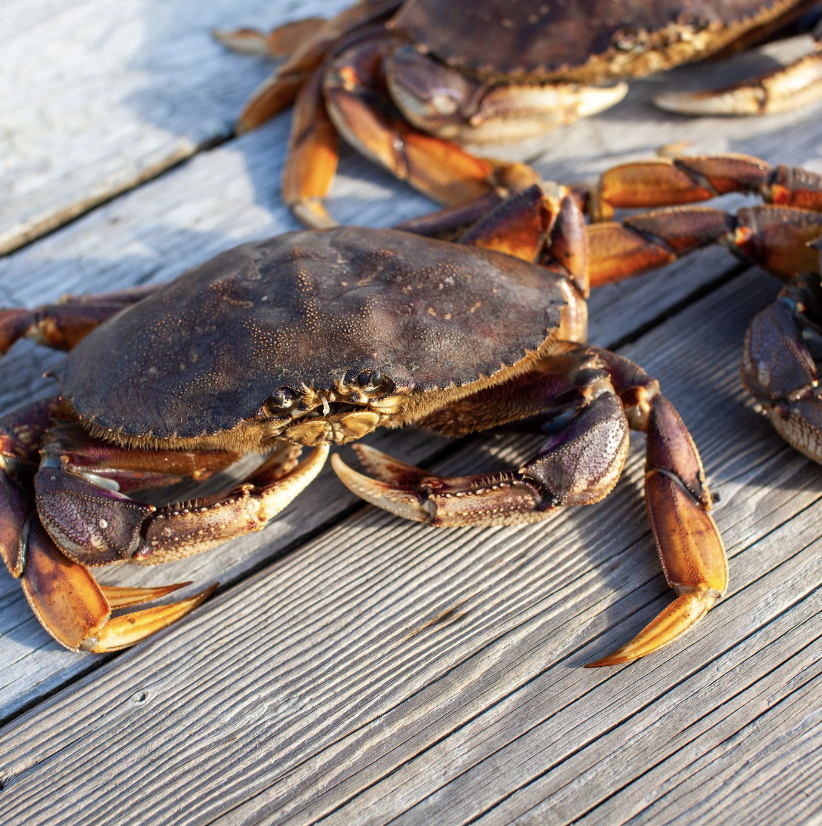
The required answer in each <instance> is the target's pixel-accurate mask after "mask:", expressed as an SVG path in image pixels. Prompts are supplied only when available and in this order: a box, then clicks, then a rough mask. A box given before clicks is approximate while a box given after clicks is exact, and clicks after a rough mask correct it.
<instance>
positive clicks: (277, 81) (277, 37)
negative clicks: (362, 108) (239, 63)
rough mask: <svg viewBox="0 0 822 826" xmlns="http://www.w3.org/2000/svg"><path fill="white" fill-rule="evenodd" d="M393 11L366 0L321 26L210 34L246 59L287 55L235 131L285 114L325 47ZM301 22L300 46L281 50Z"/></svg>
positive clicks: (389, 3) (384, 1)
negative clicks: (250, 55) (288, 55)
mask: <svg viewBox="0 0 822 826" xmlns="http://www.w3.org/2000/svg"><path fill="white" fill-rule="evenodd" d="M398 6H399V2H397V0H366V2H360V3H357V4H356V5H354V6H352V7H351V8H349V9H345V10H344V11H342V12H341V13H340V14H338V15H337V16H336V17H333V18H331V19H330V20H326V21H324V22H323V23H322V25H320V22H319V21H317V23H316V28H315V24H314V23H309V21H311V20H316V18H307V19H306V20H305V21H297V22H296V23H291V24H286V25H285V26H282V27H281V28H280V29H275V30H274V31H273V32H271V34H269V35H263V34H261V33H259V32H255V31H254V30H249V29H240V30H238V31H233V32H231V31H215V32H214V37H215V38H216V39H217V40H219V41H220V42H221V43H223V44H224V45H225V46H227V47H228V48H230V49H234V50H235V51H239V52H245V53H247V54H258V53H260V52H261V51H266V52H267V53H268V54H270V55H271V56H272V57H279V56H280V55H282V54H283V53H284V50H285V49H286V48H290V49H292V50H293V51H292V53H291V56H290V58H289V59H288V60H287V61H286V62H285V63H283V64H282V66H280V67H279V68H278V69H277V71H276V72H274V74H272V75H271V76H270V77H269V78H268V79H267V80H265V81H264V82H263V83H262V85H261V86H260V87H259V88H258V89H257V91H256V92H255V93H254V94H253V95H252V97H251V99H250V100H249V101H248V103H247V104H246V105H245V108H244V109H243V111H242V113H241V114H240V117H239V119H238V121H237V132H247V131H249V130H250V129H256V128H257V127H258V126H261V125H262V124H263V123H265V122H266V121H267V120H270V119H271V118H273V117H274V116H275V115H276V114H278V113H279V112H281V111H282V110H283V109H285V107H286V106H288V105H290V104H291V102H292V101H293V100H294V98H295V97H296V96H297V94H298V93H299V92H300V90H301V89H302V88H303V86H304V85H305V84H306V83H307V82H308V80H309V78H310V77H311V76H312V75H313V74H314V72H315V71H316V70H317V69H319V68H320V66H322V64H323V62H324V61H325V59H326V57H327V56H328V54H329V51H330V50H331V48H332V47H335V48H336V46H337V44H338V42H339V40H340V38H341V37H343V36H344V35H345V34H346V33H348V32H353V31H355V30H356V29H357V28H359V27H361V26H369V25H373V24H376V23H379V22H382V21H384V20H387V19H388V17H389V16H390V15H391V13H392V12H394V11H395V10H396V9H397V7H398ZM301 23H302V24H304V25H303V28H302V29H301V30H299V33H300V37H299V41H300V42H299V43H297V44H294V43H291V44H285V45H282V41H283V40H289V41H290V40H291V39H292V35H293V33H294V29H293V27H295V26H299V25H300V24H301ZM312 30H313V33H312ZM272 45H273V48H272Z"/></svg>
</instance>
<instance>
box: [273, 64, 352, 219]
mask: <svg viewBox="0 0 822 826" xmlns="http://www.w3.org/2000/svg"><path fill="white" fill-rule="evenodd" d="M323 72H324V70H323V69H322V68H321V69H318V70H317V71H315V72H314V74H313V75H312V76H311V79H310V80H309V81H308V83H306V85H305V86H304V87H303V88H302V89H301V91H300V93H299V95H297V102H296V105H295V106H294V114H293V120H292V122H291V135H290V137H289V140H288V156H287V158H286V162H285V167H284V169H283V181H282V193H283V200H284V201H285V203H286V204H287V205H288V206H289V207H290V208H291V209H292V210H293V212H294V214H295V215H296V216H297V218H299V219H300V221H302V222H303V224H305V225H306V226H309V227H315V228H317V229H325V228H327V227H333V226H336V223H337V222H336V221H335V220H334V219H333V218H332V217H331V215H330V214H329V212H328V210H327V209H326V208H325V204H323V198H325V196H326V195H327V194H328V190H329V189H331V182H332V181H333V180H334V175H335V174H336V172H337V159H338V152H337V130H336V129H335V128H334V125H333V124H332V123H331V120H330V119H329V117H328V112H327V111H326V107H325V101H324V99H323V91H322V82H323Z"/></svg>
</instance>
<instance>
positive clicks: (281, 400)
mask: <svg viewBox="0 0 822 826" xmlns="http://www.w3.org/2000/svg"><path fill="white" fill-rule="evenodd" d="M292 404H294V391H293V390H291V389H290V388H288V387H278V388H277V389H276V390H275V391H274V392H273V393H272V394H271V395H270V396H269V397H268V398H267V399H266V400H265V402H263V410H264V412H265V413H267V414H268V415H274V416H276V415H277V414H278V413H280V412H282V411H283V410H287V409H288V408H289V407H291V405H292Z"/></svg>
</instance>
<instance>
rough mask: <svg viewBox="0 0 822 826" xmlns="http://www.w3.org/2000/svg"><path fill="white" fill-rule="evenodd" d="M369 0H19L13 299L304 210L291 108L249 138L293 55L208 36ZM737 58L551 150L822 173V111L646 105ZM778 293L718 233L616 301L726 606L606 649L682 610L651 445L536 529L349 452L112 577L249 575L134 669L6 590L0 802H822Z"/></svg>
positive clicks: (611, 342)
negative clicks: (340, 465) (730, 160)
mask: <svg viewBox="0 0 822 826" xmlns="http://www.w3.org/2000/svg"><path fill="white" fill-rule="evenodd" d="M344 3H345V0H334V2H333V3H320V2H319V0H304V2H302V3H298V2H279V3H278V2H274V1H273V0H266V1H265V2H263V0H242V2H238V0H230V2H229V0H212V2H209V3H207V4H199V3H196V4H195V3H186V2H183V0H175V1H174V2H171V0H169V2H165V3H157V2H151V0H126V2H110V0H76V2H74V3H71V4H67V3H61V2H59V0H36V2H35V1H33V0H9V1H8V2H6V3H5V4H4V5H3V7H2V9H0V20H2V23H3V26H2V28H3V31H4V46H3V49H2V51H0V75H2V77H3V78H4V80H5V82H4V84H3V85H2V86H0V158H2V161H0V196H2V197H0V249H2V251H3V252H5V253H6V255H5V257H4V258H3V259H2V260H0V302H1V303H2V304H6V305H8V304H15V305H16V304H21V305H29V304H33V303H40V302H42V301H44V300H50V299H54V298H56V297H57V296H58V295H60V294H61V293H65V292H78V291H83V292H92V291H101V290H104V289H112V288H116V287H122V286H125V285H129V284H137V283H144V282H149V281H161V280H165V279H169V278H171V277H173V276H175V275H176V274H178V273H179V272H181V271H182V270H183V269H185V268H186V267H188V266H191V265H193V264H195V263H198V262H200V261H203V260H205V259H207V258H209V257H211V256H212V255H214V254H216V253H217V252H219V251H221V250H223V249H225V248H227V247H229V246H232V245H234V244H236V243H239V242H242V241H244V240H247V239H252V238H258V237H263V236H267V235H274V234H277V233H280V232H283V231H286V230H289V229H292V228H294V227H295V226H296V225H295V223H294V221H293V219H292V218H291V217H290V216H289V214H288V213H287V212H286V211H285V210H284V209H283V207H282V205H281V204H280V202H279V199H278V179H279V174H280V169H281V164H282V158H283V148H284V144H285V139H286V134H287V128H288V116H286V117H281V118H279V119H278V120H277V121H276V122H274V123H272V124H270V125H269V126H267V127H265V128H263V129H261V130H259V131H257V132H254V133H252V134H249V135H246V136H243V137H241V138H232V137H231V123H232V120H233V118H234V116H235V114H236V113H237V111H238V110H239V107H240V105H241V103H242V101H243V100H244V98H245V97H246V96H247V95H248V94H249V93H250V91H251V90H252V89H253V88H254V86H255V85H256V83H257V82H258V81H260V80H261V79H262V78H263V77H264V76H265V75H266V74H267V72H268V70H269V66H267V65H266V64H265V63H264V62H263V61H261V60H256V59H252V58H243V57H240V56H237V55H231V54H226V53H225V52H224V51H223V50H222V49H221V48H220V47H219V46H218V45H216V44H215V43H213V42H212V41H211V39H210V36H209V31H210V29H211V28H213V27H215V26H231V25H233V24H237V23H248V24H259V25H263V26H267V25H273V24H275V23H277V22H282V21H284V20H287V19H290V18H293V17H298V16H304V15H305V14H308V13H311V12H317V11H322V12H324V13H328V11H329V7H330V6H331V7H333V8H339V7H341V6H342V5H344ZM752 60H753V59H751V58H745V59H743V60H741V61H738V63H739V64H742V65H741V66H737V67H736V69H737V70H740V71H741V70H742V69H744V68H745V66H748V65H751V61H752ZM720 71H721V72H722V73H723V77H728V76H729V74H728V73H730V72H732V71H734V68H733V67H723V68H722V69H720V68H719V67H717V66H712V67H703V68H702V69H700V70H699V72H697V73H695V74H694V73H692V72H690V71H688V72H685V71H680V72H677V73H674V76H673V77H672V76H669V77H668V78H657V79H651V80H648V81H645V82H643V83H638V84H636V86H635V87H634V89H633V90H632V92H631V94H630V96H629V97H628V99H627V100H626V101H624V102H623V104H622V105H620V106H619V107H617V108H615V109H613V110H611V111H610V112H607V113H605V114H603V115H601V116H600V117H598V118H596V119H592V120H589V121H585V122H582V123H579V124H577V125H575V126H573V127H571V128H568V129H565V130H563V131H560V132H557V133H556V134H554V135H552V136H550V137H549V138H548V139H545V140H543V141H541V142H540V143H538V144H534V145H532V146H531V147H529V148H528V150H527V154H528V156H529V157H531V158H533V159H535V163H536V165H537V167H538V168H539V169H540V170H541V171H542V172H543V173H544V174H545V176H546V177H556V178H558V179H561V180H566V181H567V180H573V181H575V180H579V179H583V178H588V177H592V176H593V175H594V174H596V173H597V172H598V171H599V170H601V169H603V168H605V167H606V166H608V165H610V164H613V163H615V162H618V161H620V160H623V159H626V158H629V157H642V156H647V155H648V154H650V153H651V152H653V150H654V149H655V148H656V147H657V146H659V145H661V144H663V143H667V142H671V141H678V140H683V139H687V140H691V141H693V143H694V146H695V148H696V149H697V150H699V151H728V150H732V151H746V152H752V153H754V154H758V155H760V156H762V157H764V158H766V159H767V160H769V161H774V162H778V161H783V162H789V163H797V164H804V165H807V166H810V167H812V168H815V169H817V170H820V169H822V132H820V128H821V127H822V108H820V107H816V108H814V109H810V110H807V109H806V110H804V111H802V112H799V113H794V114H789V115H783V116H778V117H776V116H775V117H770V118H765V119H762V120H741V119H740V120H718V119H715V120H709V119H706V120H700V121H692V120H686V119H681V118H676V117H673V116H666V115H664V114H663V113H661V112H658V111H656V110H654V109H653V108H651V107H650V104H649V103H648V98H649V96H650V95H651V93H652V92H653V91H654V90H655V89H657V88H660V86H661V85H662V84H663V83H664V84H673V83H679V84H680V85H682V84H687V83H697V82H698V81H699V80H702V81H703V82H704V81H705V80H706V78H707V79H710V78H711V77H713V79H714V80H716V78H717V75H718V73H719V72H720ZM514 151H515V152H522V151H523V150H522V149H517V150H514ZM331 207H332V210H333V211H334V212H335V213H336V214H337V216H339V217H340V218H341V219H342V220H348V221H352V222H357V223H363V224H372V225H387V224H392V223H395V222H396V221H399V220H402V219H403V218H405V217H408V216H410V215H412V214H415V213H420V212H422V211H424V210H426V209H428V208H429V207H430V205H429V204H428V203H427V202H425V201H424V200H423V199H422V198H420V197H419V196H416V195H415V194H414V193H413V192H411V191H410V190H408V189H407V188H405V187H403V186H402V185H400V184H397V183H395V182H394V181H393V180H391V179H390V178H389V177H388V176H387V175H385V174H383V173H381V172H379V171H378V170H376V169H374V168H373V167H372V166H371V165H369V164H368V163H366V162H365V161H363V160H362V159H360V158H358V157H356V156H354V155H353V154H352V153H350V152H346V153H345V154H344V157H343V163H342V174H341V177H340V179H339V180H338V182H337V184H336V185H335V189H334V192H333V198H332V202H331ZM776 289H777V287H776V285H775V284H774V283H773V282H772V281H771V280H770V279H769V278H768V277H767V276H765V275H763V274H762V273H760V272H756V271H752V270H746V269H745V268H743V267H740V266H739V265H737V264H735V263H734V262H733V261H732V259H730V258H729V257H728V256H727V255H726V254H725V253H724V252H723V251H721V250H711V251H708V252H705V253H704V254H701V255H699V256H697V257H694V258H693V259H691V260H686V261H682V262H679V264H677V265H676V266H674V267H672V268H671V269H670V270H668V271H667V272H666V273H664V274H662V275H660V276H656V277H646V278H643V279H639V280H637V281H635V282H633V283H629V284H625V285H622V286H620V287H619V288H613V289H610V288H609V289H606V290H603V291H601V292H600V293H598V294H597V295H595V297H594V298H593V300H592V302H591V315H592V325H591V327H592V329H591V340H592V341H594V342H596V343H598V344H603V345H608V346H617V347H618V348H619V349H620V351H621V352H625V353H626V354H628V355H630V356H631V357H632V358H635V359H637V360H638V361H640V362H641V363H642V364H643V365H644V366H646V367H647V368H648V369H649V370H650V371H651V372H653V373H655V374H656V375H657V376H658V377H659V378H660V379H661V380H662V382H663V387H664V388H665V391H666V394H667V395H668V396H669V397H670V398H671V399H672V400H673V402H674V403H675V404H676V405H677V407H678V408H679V410H680V412H681V413H682V415H683V417H684V418H685V420H686V422H687V423H688V424H689V426H690V428H691V430H692V432H693V434H694V437H695V438H696V440H697V443H698V444H699V447H700V450H701V452H702V456H703V459H704V461H705V465H706V470H707V473H708V475H709V479H710V482H711V486H712V490H714V491H715V492H717V493H719V494H720V497H721V499H720V501H719V502H718V504H717V506H716V509H715V516H716V520H717V522H718V524H719V527H720V529H721V531H722V533H723V536H724V539H725V542H726V544H727V547H728V552H729V556H730V560H731V562H730V564H731V586H730V591H729V594H728V596H727V597H726V598H725V599H724V600H723V601H721V602H720V603H719V604H718V605H717V607H716V608H714V610H713V611H712V612H711V613H710V615H709V616H708V617H707V618H706V619H705V620H704V621H703V622H702V623H701V624H700V625H699V626H698V628H697V629H696V630H695V631H694V632H693V633H691V634H690V635H689V636H687V637H686V638H684V639H683V640H681V641H680V642H679V643H677V644H675V645H673V646H671V647H670V648H669V649H667V650H665V651H663V652H660V653H658V654H656V655H654V656H651V657H648V658H647V659H645V660H642V661H640V662H638V663H636V664H634V665H631V666H628V667H624V668H613V669H597V670H586V669H583V668H582V665H583V664H584V663H585V662H588V661H590V660H592V659H594V658H595V657H597V656H598V655H601V654H603V653H604V652H606V651H607V650H609V649H612V648H614V647H615V646H616V645H618V644H620V643H621V642H623V641H625V640H626V639H627V638H628V637H630V636H631V635H632V634H633V633H635V632H636V631H637V630H638V629H639V628H640V627H641V626H642V625H643V624H644V623H645V622H646V621H647V620H648V619H649V618H650V617H651V616H652V615H654V614H655V613H656V612H657V611H658V610H659V609H660V607H661V606H662V605H663V604H665V602H666V601H667V600H668V599H669V592H668V591H667V589H666V586H665V582H664V579H663V577H662V574H661V572H660V568H659V563H658V561H657V558H656V554H655V552H654V549H653V542H652V539H651V536H650V531H649V528H648V525H647V522H646V520H645V516H644V506H643V503H642V499H641V479H642V463H643V455H642V449H643V445H642V444H641V439H638V440H637V445H636V447H635V448H633V450H632V454H631V457H630V459H629V462H628V465H627V468H626V473H625V476H624V478H623V480H622V481H621V482H620V484H619V486H618V488H617V490H616V491H615V493H614V494H613V495H612V496H611V497H609V498H608V499H607V500H606V501H605V502H604V503H602V504H600V505H598V506H596V507H595V508H590V509H586V510H584V511H582V510H577V511H574V512H566V513H562V514H559V515H557V516H556V517H555V518H554V519H552V520H550V522H548V523H543V524H540V525H533V526H527V527H524V528H507V529H502V528H501V529H495V530H472V529H460V530H437V529H430V528H426V527H422V526H419V525H413V524H410V523H402V522H400V521H398V520H396V519H395V518H393V517H391V516H390V515H388V514H386V513H383V512H380V511H377V510H375V509H373V508H370V507H366V506H364V505H362V504H361V503H359V502H357V501H356V500H355V499H354V498H353V497H352V496H350V495H349V494H348V493H347V491H345V490H344V489H343V488H342V486H341V485H340V484H339V483H338V482H337V481H336V479H335V477H334V476H333V475H332V474H331V473H330V472H326V473H324V474H323V476H322V478H321V479H320V480H319V481H318V482H317V483H316V484H315V485H314V486H313V487H312V488H311V489H310V490H309V491H308V492H307V493H305V494H304V495H303V496H302V497H300V498H299V499H298V500H297V501H295V502H294V503H293V504H292V505H291V506H290V507H289V508H288V509H287V510H286V511H285V512H284V514H283V516H282V518H281V519H280V520H279V521H277V522H276V523H275V524H274V525H272V526H271V527H270V528H269V529H268V530H266V531H265V532H263V533H262V534H261V535H256V536H253V537H249V538H247V539H245V540H243V541H239V542H235V543H234V544H231V545H228V546H224V547H222V548H219V549H216V550H214V551H212V552H210V553H208V554H204V555H202V556H200V557H195V558H193V559H190V560H187V561H185V562H181V563H176V564H173V565H167V566H161V567H158V568H150V569H138V570H127V569H120V570H116V571H106V572H105V573H104V574H103V576H102V577H101V578H103V579H104V581H108V582H111V581H117V582H129V583H134V584H137V583H161V582H172V581H181V580H185V579H191V580H194V582H195V584H196V586H197V587H202V586H203V585H204V584H207V583H210V582H213V581H215V580H219V581H220V582H221V583H222V584H221V588H220V591H219V593H218V595H217V596H216V597H215V598H213V599H212V600H211V601H210V602H208V603H207V604H206V605H204V606H203V607H202V608H200V609H199V610H198V611H197V612H195V614H193V615H192V616H191V617H189V618H187V620H185V621H183V622H181V623H180V624H179V625H178V626H176V627H174V628H172V629H170V630H168V631H167V632H164V633H162V634H161V635H159V636H158V637H157V638H155V639H153V640H152V641H150V642H149V643H148V644H145V645H140V646H137V647H136V648H135V649H133V650H131V651H129V652H126V653H123V654H120V655H118V656H112V657H95V656H93V655H76V654H71V653H69V652H66V651H64V650H63V649H61V648H60V647H59V646H58V645H57V644H56V643H54V642H53V641H52V640H51V639H50V638H49V637H48V636H47V635H46V633H45V632H44V631H43V630H42V629H41V628H40V626H39V625H38V623H37V622H36V621H35V619H34V618H33V616H32V614H31V612H30V611H29V609H28V607H27V605H26V602H25V600H24V598H23V595H22V592H21V590H20V588H19V586H18V584H17V583H15V582H14V581H12V579H11V578H10V577H7V576H5V575H4V576H3V577H2V578H0V635H1V636H0V720H2V728H0V822H2V823H3V824H27V825H28V824H48V825H49V826H56V824H72V825H73V824H77V823H81V822H82V823H87V824H103V823H106V824H138V823H139V824H178V823H179V824H205V823H209V824H211V823H219V824H251V823H291V824H310V823H311V824H313V823H317V822H320V821H322V822H323V823H324V824H351V823H363V824H364V823H368V824H372V823H373V824H377V823H387V822H389V821H390V822H392V823H404V824H464V823H481V824H483V826H492V824H493V826H497V824H508V823H518V824H543V823H548V824H565V823H585V824H596V823H601V824H609V825H610V824H621V823H627V822H630V823H636V824H639V823H643V824H644V823H653V824H662V823H665V824H669V823H670V824H673V823H676V824H689V823H694V824H697V823H704V822H706V821H707V820H708V819H709V818H710V819H711V820H712V821H715V822H720V823H739V822H743V821H744V822H745V823H746V824H756V823H767V824H775V823H790V824H797V823H803V822H811V821H814V822H818V818H819V814H818V813H819V811H820V809H822V803H821V802H820V798H822V782H820V774H821V770H820V755H821V754H822V751H820V746H822V591H820V589H819V584H820V582H822V555H820V550H822V543H820V541H819V534H820V533H822V496H820V491H822V482H821V481H820V480H822V470H821V469H820V468H819V467H818V466H816V465H814V464H812V463H811V462H809V461H807V460H806V459H804V458H803V457H802V456H800V455H799V454H797V453H795V452H794V451H792V450H790V449H789V448H788V447H786V446H785V445H784V444H783V443H782V442H781V441H780V440H779V438H778V437H777V436H776V435H775V433H774V432H773V431H772V430H771V429H770V426H769V425H768V424H767V422H766V421H765V420H764V419H762V418H761V417H760V416H758V415H757V414H756V413H755V412H754V410H753V408H752V407H751V406H750V404H748V403H747V401H746V400H745V397H744V395H743V393H742V391H741V388H740V385H739V380H738V358H739V347H740V343H741V340H742V336H743V333H744V329H745V326H746V323H747V320H748V319H749V318H750V316H751V314H752V313H753V312H754V311H755V310H756V309H758V308H760V307H762V306H763V305H764V304H766V303H767V302H768V301H769V300H770V299H772V297H773V296H774V294H775V292H776ZM58 358H59V356H57V355H55V354H52V353H47V352H44V351H39V350H37V348H34V347H33V346H27V345H25V344H23V345H18V346H16V347H15V349H14V351H13V352H12V353H11V354H10V355H9V356H7V357H6V358H4V359H3V362H2V364H0V375H2V384H0V406H2V408H3V409H5V408H8V407H11V406H13V405H15V404H18V403H20V402H22V401H25V400H28V399H31V398H33V397H35V396H37V395H38V394H44V393H45V392H47V389H48V383H47V382H46V381H45V380H43V379H41V378H40V376H41V374H42V372H43V370H44V369H45V368H46V367H47V366H48V365H50V364H52V363H54V362H55V361H56V360H57V359H58ZM374 441H375V442H376V443H379V444H386V443H388V442H390V451H391V452H392V453H394V454H396V455H397V456H398V457H401V458H405V459H408V460H411V461H413V462H416V463H423V464H426V465H428V466H431V467H433V468H436V469H438V470H441V469H446V470H448V469H456V468H461V469H472V468H474V469H476V468H478V467H485V466H487V465H488V463H489V462H497V461H502V460H504V459H505V458H506V457H508V456H509V455H514V454H517V455H522V452H523V450H526V449H527V446H528V444H529V442H528V441H527V440H525V439H523V438H514V437H511V438H508V437H506V438H500V437H497V438H492V439H490V440H484V441H480V440H471V441H466V442H463V443H460V444H457V445H454V444H449V443H446V442H444V441H443V440H438V439H431V438H430V437H428V436H426V435H425V434H421V433H416V432H410V431H409V432H407V433H399V434H390V435H388V436H380V437H379V438H378V439H375V440H374ZM193 587H194V586H192V589H191V590H193Z"/></svg>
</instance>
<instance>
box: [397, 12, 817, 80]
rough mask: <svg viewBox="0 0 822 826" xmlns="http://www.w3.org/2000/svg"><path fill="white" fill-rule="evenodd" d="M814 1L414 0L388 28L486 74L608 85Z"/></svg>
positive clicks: (705, 49) (699, 53) (720, 43)
mask: <svg viewBox="0 0 822 826" xmlns="http://www.w3.org/2000/svg"><path fill="white" fill-rule="evenodd" d="M809 6H810V4H809V3H807V2H797V0H645V1H644V2H641V3H639V2H636V1H635V0H634V2H622V3H620V2H613V0H586V2H580V0H566V2H550V1H549V0H502V1H500V0H473V2H470V3H454V2H442V0H411V2H406V3H404V4H403V5H402V7H401V8H400V10H399V12H398V13H397V14H396V15H395V16H394V17H393V18H392V19H391V21H390V22H389V23H388V26H389V28H392V29H394V30H396V31H401V32H403V33H405V34H406V35H407V36H408V37H409V38H411V39H412V40H413V41H414V42H415V43H416V44H417V45H418V46H419V47H421V48H422V49H423V50H425V51H429V52H431V53H432V54H434V55H436V57H438V58H439V59H440V60H442V61H443V62H444V63H445V64H446V65H449V66H453V67H459V68H460V69H462V70H464V71H466V72H467V73H468V74H470V75H473V76H477V77H481V78H483V79H492V80H493V79H503V78H507V79H509V80H510V79H513V78H516V77H520V78H523V79H526V78H532V79H539V80H565V81H572V82H580V83H601V82H603V81H606V80H611V79H614V78H625V77H632V76H639V75H644V74H648V73H650V72H654V71H660V70H662V69H665V68H669V67H670V66H673V65H676V64H678V63H681V62H683V61H686V60H689V59H692V58H694V59H695V58H698V57H703V56H704V55H705V54H706V53H713V52H716V51H719V50H720V49H722V48H724V47H725V46H727V45H728V44H729V43H731V42H732V41H734V40H735V39H736V38H738V37H739V36H740V34H742V33H743V32H746V31H748V30H750V29H752V28H760V27H762V28H764V27H767V26H768V24H769V23H771V22H772V21H775V20H777V19H778V20H779V21H780V25H781V24H782V23H785V22H787V21H788V20H789V18H790V15H791V14H793V13H795V14H796V15H798V14H799V13H800V12H801V11H802V10H804V9H807V8H808V7H809ZM491 27H492V28H493V37H491V38H489V37H488V33H489V28H491Z"/></svg>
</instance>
